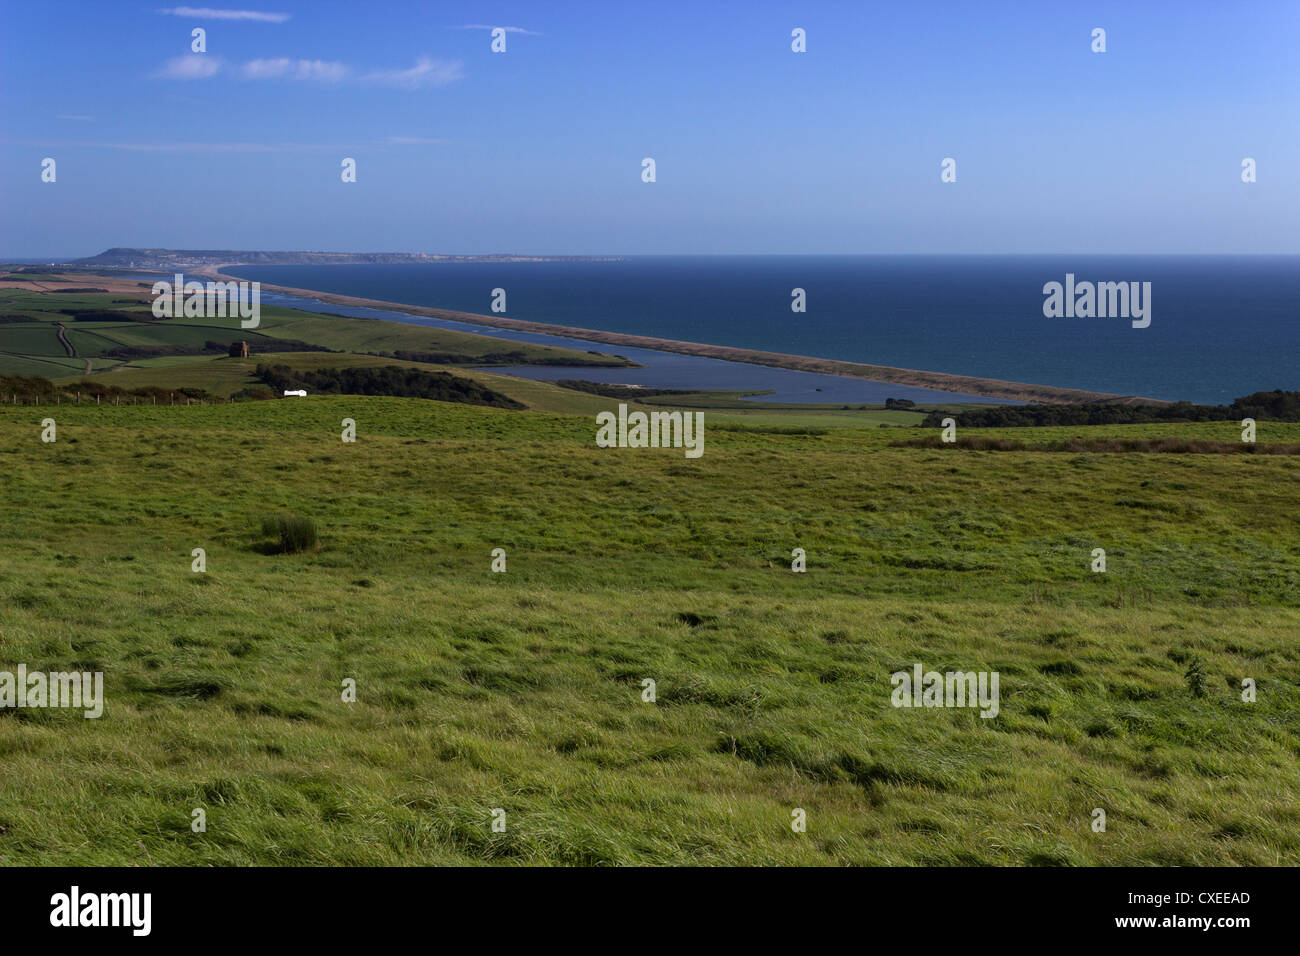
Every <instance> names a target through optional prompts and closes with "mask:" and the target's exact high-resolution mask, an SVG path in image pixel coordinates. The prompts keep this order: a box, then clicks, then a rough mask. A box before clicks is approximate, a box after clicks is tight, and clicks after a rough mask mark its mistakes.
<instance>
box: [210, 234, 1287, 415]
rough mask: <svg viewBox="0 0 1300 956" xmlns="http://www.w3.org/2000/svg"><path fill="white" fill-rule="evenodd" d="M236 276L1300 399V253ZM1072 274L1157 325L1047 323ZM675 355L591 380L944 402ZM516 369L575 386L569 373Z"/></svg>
mask: <svg viewBox="0 0 1300 956" xmlns="http://www.w3.org/2000/svg"><path fill="white" fill-rule="evenodd" d="M235 271H236V272H237V274H238V275H239V276H240V277H241V278H247V279H256V280H259V281H261V282H265V283H271V284H276V285H287V286H295V287H298V288H305V289H315V290H319V291H322V292H333V293H337V294H340V295H352V296H359V297H363V298H371V299H384V300H388V301H392V302H401V303H407V304H411V305H424V306H434V307H439V308H446V309H454V310H458V311H465V312H479V313H490V311H491V300H492V290H493V289H495V288H503V289H505V290H506V296H507V301H506V304H507V309H506V311H505V313H504V314H505V315H506V316H508V317H511V318H518V319H529V320H533V321H537V322H549V323H555V324H557V325H569V326H577V327H581V328H590V329H603V330H606V331H610V332H624V333H630V334H636V335H650V336H656V337H660V338H669V339H682V340H686V341H693V342H707V343H711V344H716V345H731V346H737V347H741V348H754V349H764V350H768V351H773V352H787V353H792V354H797V355H811V356H818V357H823V358H835V359H844V360H848V361H855V362H868V363H872V364H877V365H894V366H900V367H903V368H916V369H927V370H932V371H938V372H952V373H957V374H962V375H975V376H980V377H986V378H999V379H1007V380H1011V381H1019V382H1033V383H1040V384H1046V385H1056V386H1063V387H1070V388H1082V389H1090V390H1094V391H1102V392H1114V393H1118V394H1125V395H1144V396H1148V397H1152V398H1163V399H1173V400H1176V399H1187V400H1190V401H1195V402H1204V403H1214V404H1218V403H1224V402H1229V401H1231V400H1232V399H1233V398H1235V397H1237V396H1240V395H1245V394H1248V393H1250V392H1254V391H1260V390H1263V389H1274V388H1284V389H1297V388H1300V257H1296V256H1240V257H1237V256H1207V257H1200V256H953V257H949V256H915V257H913V256H736V257H731V256H693V257H658V256H637V257H632V258H629V259H627V260H625V261H621V262H537V263H530V262H520V263H458V264H431V265H391V266H388V265H377V266H368V265H350V266H242V267H240V268H239V269H237V270H235ZM1067 272H1069V273H1073V274H1074V275H1075V280H1076V282H1084V281H1090V282H1133V281H1136V282H1150V283H1151V300H1152V301H1151V324H1150V327H1148V328H1145V329H1135V328H1133V327H1132V325H1131V323H1130V321H1129V320H1128V319H1122V318H1045V317H1044V316H1043V300H1044V295H1043V292H1042V288H1043V285H1044V283H1047V282H1052V281H1055V282H1062V283H1063V282H1064V280H1065V275H1066V273H1067ZM794 288H802V289H804V290H805V292H806V297H807V311H806V312H804V313H795V312H792V311H791V308H790V303H791V290H792V289H794ZM265 301H270V299H266V300H265ZM331 311H342V310H339V309H336V308H335V307H331ZM429 324H443V323H429ZM472 328H473V330H474V331H480V332H487V333H488V334H498V335H499V334H500V333H499V332H498V331H496V330H485V329H483V328H482V327H478V326H475V327H472ZM501 337H513V338H527V339H528V340H541V339H539V338H538V337H535V336H528V337H525V336H519V335H514V336H505V335H502V336H501ZM542 338H543V339H544V337H542ZM575 347H579V346H575ZM581 347H589V348H595V349H597V350H600V351H616V352H618V353H619V354H625V355H628V357H629V358H634V359H637V360H638V361H640V360H641V359H640V358H639V357H638V356H634V355H631V354H629V352H630V351H635V350H628V349H622V348H615V347H613V346H606V345H595V346H593V345H592V344H591V343H585V345H582V346H581ZM664 355H665V353H650V357H651V358H652V359H654V360H655V363H656V364H655V366H654V367H655V369H656V370H655V371H654V372H653V373H652V374H651V375H649V377H647V376H646V375H644V374H637V373H633V372H623V373H615V372H612V371H611V370H606V369H600V370H588V371H587V372H585V373H584V374H583V376H581V377H586V378H599V379H600V380H601V381H633V382H639V383H641V384H659V385H664V386H667V387H711V388H772V387H776V388H777V389H778V391H779V392H781V394H778V395H774V396H772V397H771V398H772V399H773V400H783V401H821V402H828V401H831V402H839V401H845V402H848V401H858V402H862V401H882V400H883V398H884V397H886V394H887V395H889V396H893V397H898V398H908V397H914V396H913V392H916V393H923V394H921V395H919V396H916V397H922V398H926V397H928V398H930V399H931V400H933V398H934V395H933V394H931V393H925V390H921V389H917V390H907V389H902V388H899V387H897V386H886V387H884V391H883V392H880V393H879V394H876V390H875V389H864V388H862V387H852V388H850V387H845V388H843V389H840V388H836V390H835V394H829V393H828V392H827V391H825V383H821V384H818V385H812V384H811V379H809V380H808V381H800V380H798V379H794V378H791V379H788V380H786V381H784V382H781V381H779V380H780V379H781V378H782V377H781V376H772V375H770V374H768V373H771V372H775V371H782V370H766V369H761V368H760V367H756V366H746V365H740V366H739V371H735V370H732V371H731V372H728V371H727V370H726V368H725V367H728V366H736V365H737V363H730V362H720V363H713V364H711V365H710V364H708V363H709V362H710V360H702V359H701V360H696V362H703V363H706V364H704V365H698V364H695V363H691V362H686V363H682V362H680V361H677V360H678V359H684V358H688V357H685V356H677V357H674V358H673V360H671V361H669V360H666V359H665V358H664ZM516 371H517V373H518V374H523V375H528V376H531V377H536V378H564V377H574V374H573V372H572V370H557V369H519V370H516ZM596 372H599V374H595V373H596ZM643 373H644V370H643ZM787 374H788V375H789V376H800V375H806V373H796V372H789V373H787ZM746 376H748V377H747V378H746ZM701 377H703V378H704V379H707V381H701V380H700V379H701ZM812 378H813V379H817V380H819V382H820V380H823V379H830V380H831V381H832V382H839V381H843V380H842V379H840V378H839V377H838V376H813V377H812ZM741 379H744V381H741ZM868 384H870V383H868ZM817 387H822V388H823V389H824V390H823V391H822V392H816V390H815V389H816V388H817ZM868 394H870V395H871V397H864V396H865V395H868ZM796 395H797V396H798V397H795V396H796Z"/></svg>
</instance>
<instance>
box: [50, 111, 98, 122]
mask: <svg viewBox="0 0 1300 956" xmlns="http://www.w3.org/2000/svg"><path fill="white" fill-rule="evenodd" d="M55 119H61V120H75V121H76V122H78V123H90V122H93V121H94V119H95V117H93V116H79V115H77V114H75V113H74V114H71V115H68V116H56V117H55Z"/></svg>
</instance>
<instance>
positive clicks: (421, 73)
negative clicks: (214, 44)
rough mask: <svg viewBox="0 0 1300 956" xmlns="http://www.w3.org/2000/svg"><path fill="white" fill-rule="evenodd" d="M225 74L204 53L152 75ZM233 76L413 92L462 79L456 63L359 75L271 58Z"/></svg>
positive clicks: (341, 67) (340, 67) (325, 63)
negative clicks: (359, 84) (378, 87)
mask: <svg viewBox="0 0 1300 956" xmlns="http://www.w3.org/2000/svg"><path fill="white" fill-rule="evenodd" d="M222 72H227V71H226V64H225V62H224V61H223V60H221V58H220V57H215V56H211V55H209V54H207V53H190V54H185V55H184V56H178V57H173V58H172V59H170V60H168V61H167V62H166V63H164V64H163V66H162V68H161V69H160V70H159V71H158V72H157V73H155V74H154V76H155V77H158V78H160V79H166V80H206V79H208V78H210V77H213V76H216V75H217V74H218V73H222ZM233 73H234V75H236V76H239V77H241V78H243V79H245V80H298V81H310V82H316V83H342V82H345V81H355V82H358V83H365V84H369V85H373V86H389V87H393V88H396V89H404V90H416V89H421V88H423V87H427V86H445V85H447V84H448V83H454V82H456V81H457V80H460V79H462V78H463V77H464V75H465V74H464V72H463V71H462V69H461V64H460V62H459V61H448V60H435V59H432V58H430V57H427V56H422V57H420V58H419V59H418V60H417V61H416V63H415V66H413V67H410V68H409V69H405V70H371V71H368V72H362V71H359V70H357V69H355V68H353V67H351V66H348V64H346V63H339V62H338V61H337V60H305V59H294V58H292V57H272V58H266V59H258V60H249V61H248V62H246V63H243V64H239V65H237V66H235V67H233Z"/></svg>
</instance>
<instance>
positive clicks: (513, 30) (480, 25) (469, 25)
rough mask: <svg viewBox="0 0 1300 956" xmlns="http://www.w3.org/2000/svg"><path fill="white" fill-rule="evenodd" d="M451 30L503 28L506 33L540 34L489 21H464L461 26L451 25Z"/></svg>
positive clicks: (537, 35) (533, 35)
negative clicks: (497, 24) (495, 24)
mask: <svg viewBox="0 0 1300 956" xmlns="http://www.w3.org/2000/svg"><path fill="white" fill-rule="evenodd" d="M451 29H453V30H505V31H506V33H522V34H524V35H525V36H530V37H539V36H541V34H540V33H538V32H537V31H536V30H525V29H524V28H523V27H498V26H493V25H492V24H490V23H466V24H464V25H462V26H458V27H452V28H451Z"/></svg>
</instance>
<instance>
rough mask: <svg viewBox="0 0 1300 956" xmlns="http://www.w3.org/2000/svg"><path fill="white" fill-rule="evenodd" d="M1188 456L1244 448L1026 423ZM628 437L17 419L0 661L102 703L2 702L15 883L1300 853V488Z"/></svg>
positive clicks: (1104, 467) (58, 415)
mask: <svg viewBox="0 0 1300 956" xmlns="http://www.w3.org/2000/svg"><path fill="white" fill-rule="evenodd" d="M46 416H50V417H54V418H55V419H56V421H57V426H58V432H57V441H56V442H54V443H43V442H42V441H41V419H42V418H44V417H46ZM344 418H352V419H354V420H355V422H356V435H357V439H356V442H355V443H345V442H343V441H341V439H340V435H341V431H342V425H341V422H342V419H344ZM1266 428H1267V429H1268V431H1267V433H1266V432H1265V429H1266ZM1175 431H1176V432H1177V433H1178V434H1182V435H1186V436H1187V437H1190V438H1204V439H1207V440H1230V439H1231V437H1232V435H1233V434H1234V429H1233V426H1232V425H1231V424H1230V423H1222V424H1208V423H1207V424H1200V425H1188V426H1170V425H1158V426H1128V427H1120V426H1117V427H1112V428H1097V429H1033V430H1025V429H1019V430H1015V429H1007V430H1002V431H997V432H993V433H991V434H993V435H995V436H1003V437H1011V438H1017V439H1022V440H1025V441H1028V442H1036V441H1040V440H1041V441H1059V440H1063V439H1064V438H1066V437H1071V436H1092V437H1106V436H1124V437H1148V436H1149V437H1163V436H1168V435H1170V434H1173V433H1174V432H1175ZM594 432H595V424H594V421H593V419H592V418H591V417H571V416H548V415H541V414H537V413H528V412H513V411H505V410H499V409H491V408H470V407H464V406H452V405H445V404H442V403H438V402H427V401H420V400H414V399H411V400H407V399H384V398H359V397H320V396H313V397H311V398H309V399H307V400H304V401H300V402H296V401H279V402H261V403H248V404H243V405H216V406H191V407H187V406H175V407H166V406H143V407H120V408H117V407H107V406H105V407H98V408H96V407H75V406H74V407H63V408H60V409H57V410H50V409H45V408H33V407H18V408H14V407H4V408H3V409H0V491H2V494H0V671H13V670H14V669H15V668H16V667H17V666H18V665H19V664H20V663H24V664H26V665H27V667H28V668H29V669H31V670H37V669H39V670H45V671H102V672H103V674H104V686H105V707H104V715H103V716H102V717H101V718H99V719H84V718H83V717H82V715H81V712H80V711H67V710H55V709H34V708H26V709H24V708H16V707H11V708H6V709H0V760H2V761H3V766H4V773H3V774H0V862H3V863H6V864H74V863H117V864H129V863H140V864H142V865H143V864H147V863H150V862H152V863H157V864H168V863H170V864H206V863H215V864H230V863H234V864H240V863H266V864H290V863H307V864H327V863H353V864H383V863H467V862H502V863H578V864H603V863H678V864H700V863H730V864H748V863H791V864H801V863H807V864H826V863H861V864H909V863H910V864H922V863H932V864H966V863H995V864H1135V863H1136V864H1144V863H1158V864H1208V863H1227V864H1275V863H1294V862H1296V861H1297V860H1300V810H1298V809H1297V806H1298V805H1300V804H1298V803H1297V800H1296V794H1297V792H1298V791H1300V761H1297V757H1300V661H1298V660H1297V656H1298V653H1300V652H1297V650H1296V646H1297V645H1296V640H1295V635H1296V634H1297V631H1298V630H1300V601H1298V600H1297V595H1298V594H1300V461H1297V460H1295V459H1294V458H1293V457H1291V456H1285V455H1212V454H1207V455H1200V454H1178V455H1161V454H1122V453H1097V454H1094V453H1079V454H1075V453H1072V452H1033V451H973V450H968V449H956V448H946V449H945V448H938V449H930V448H908V447H894V446H893V445H892V444H891V442H892V441H893V440H896V439H897V438H898V437H900V436H902V437H909V436H910V435H911V432H910V431H908V432H899V431H896V430H892V429H874V428H873V429H854V428H835V429H827V430H825V431H818V430H816V429H808V430H806V431H805V432H803V433H791V430H784V431H783V430H781V429H774V428H763V427H730V428H727V429H721V428H720V429H717V430H712V431H710V430H709V429H708V425H707V415H706V443H705V452H704V454H703V456H702V457H701V458H699V459H694V460H688V459H686V458H685V457H684V456H683V454H682V452H681V450H680V449H598V448H596V447H595V445H594V441H593V437H594ZM1297 439H1300V427H1297V426H1273V425H1266V424H1265V423H1261V437H1260V441H1274V440H1276V441H1296V440H1297ZM277 515H292V516H302V517H304V518H307V519H310V520H311V521H312V522H313V523H314V526H315V528H316V530H317V531H318V540H317V542H316V543H315V545H314V546H313V547H311V548H308V549H306V550H303V551H301V552H300V553H278V552H276V551H275V550H274V549H271V548H267V547H265V546H264V545H265V542H264V540H263V535H262V526H263V523H264V521H265V520H266V519H267V518H268V517H273V516H277ZM796 548H800V549H803V550H804V552H805V553H806V567H807V570H806V572H804V573H794V572H792V570H791V564H792V561H794V560H795V556H794V555H793V554H792V552H793V551H794V549H796ZM1099 548H1100V549H1103V550H1104V551H1105V560H1106V570H1105V571H1104V572H1097V571H1094V570H1093V567H1094V562H1095V560H1096V559H1095V557H1094V552H1095V550H1096V549H1099ZM194 549H203V555H204V570H201V571H195V570H193V568H194V566H195V561H196V558H195V557H194ZM494 549H502V551H503V552H504V554H499V555H497V556H496V557H494V555H493V551H494ZM494 561H504V565H505V571H504V572H503V573H501V572H494V571H493V570H492V567H493V563H494ZM498 566H499V565H498ZM917 664H920V665H922V666H923V668H924V669H925V670H926V671H938V672H948V671H961V672H971V671H974V672H996V673H997V674H998V675H999V677H1000V685H999V686H1000V703H999V708H998V713H997V716H996V717H991V718H986V717H981V716H980V711H979V710H978V709H974V708H970V707H940V708H914V707H896V706H894V702H895V701H894V700H893V690H894V687H893V683H892V679H891V678H892V675H894V674H896V673H899V672H910V671H911V670H912V669H913V667H914V666H915V665H917ZM1189 675H1199V676H1189ZM349 681H352V682H355V701H354V702H353V701H347V700H345V699H344V698H345V697H346V696H347V693H348V689H347V682H349ZM646 681H653V685H647V684H646ZM1244 681H1249V682H1252V683H1253V686H1254V688H1255V699H1254V700H1253V702H1247V701H1246V700H1243V682H1244ZM651 689H652V690H653V694H651V693H650V690H651ZM649 696H653V698H654V699H653V701H650V700H648V699H647V697H649ZM1098 809H1101V810H1104V812H1105V822H1106V828H1105V830H1104V831H1099V830H1097V829H1095V821H1096V815H1095V811H1096V810H1098ZM195 810H203V811H204V813H203V818H204V820H205V828H204V829H203V830H202V831H201V832H196V831H195V828H194V820H195V815H194V811H195ZM498 810H500V811H504V813H503V814H495V813H494V811H498ZM798 810H802V811H804V819H805V820H806V829H805V830H804V831H802V832H800V831H798V830H796V829H794V828H792V826H791V823H792V820H793V819H795V818H796V811H798ZM494 819H495V820H498V821H500V822H502V823H504V829H501V828H500V826H498V827H497V828H495V829H494V827H493V822H494Z"/></svg>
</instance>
